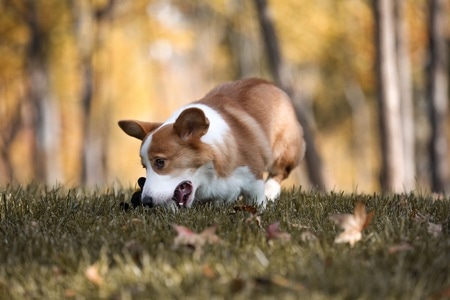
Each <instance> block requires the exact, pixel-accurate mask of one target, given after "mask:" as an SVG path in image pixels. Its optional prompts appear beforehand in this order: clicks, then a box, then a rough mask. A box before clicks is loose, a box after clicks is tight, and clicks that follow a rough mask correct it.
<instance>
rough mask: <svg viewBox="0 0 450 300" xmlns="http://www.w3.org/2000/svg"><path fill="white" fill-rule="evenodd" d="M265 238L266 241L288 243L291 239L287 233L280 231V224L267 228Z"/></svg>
mask: <svg viewBox="0 0 450 300" xmlns="http://www.w3.org/2000/svg"><path fill="white" fill-rule="evenodd" d="M266 238H267V241H270V240H280V241H289V240H290V239H291V235H290V234H289V233H287V232H283V231H281V230H280V222H276V223H273V224H270V225H269V226H267V228H266Z"/></svg>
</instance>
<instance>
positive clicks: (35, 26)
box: [25, 0, 61, 184]
mask: <svg viewBox="0 0 450 300" xmlns="http://www.w3.org/2000/svg"><path fill="white" fill-rule="evenodd" d="M38 8H39V7H38V4H37V2H36V1H34V0H28V1H27V2H26V9H27V11H26V12H25V16H26V22H27V25H28V29H29V32H30V41H29V44H28V48H27V56H26V60H27V61H26V68H27V77H28V100H29V104H30V105H29V106H30V109H31V111H32V121H31V130H32V131H34V134H33V142H32V150H31V153H32V158H31V160H32V163H33V173H34V180H37V181H43V182H46V183H50V184H55V183H56V181H57V180H61V178H60V172H61V168H60V164H59V161H58V156H59V146H60V137H59V128H60V117H59V116H60V114H59V107H58V105H57V103H56V101H55V99H54V98H53V96H52V91H51V86H50V79H49V75H48V73H49V70H48V59H47V58H48V57H47V56H48V53H47V52H46V50H45V48H46V47H45V42H46V39H47V38H48V36H46V35H47V34H46V33H45V32H44V31H43V29H42V27H41V24H39V22H38V16H37V14H38Z"/></svg>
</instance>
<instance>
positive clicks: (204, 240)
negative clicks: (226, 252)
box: [172, 224, 221, 256]
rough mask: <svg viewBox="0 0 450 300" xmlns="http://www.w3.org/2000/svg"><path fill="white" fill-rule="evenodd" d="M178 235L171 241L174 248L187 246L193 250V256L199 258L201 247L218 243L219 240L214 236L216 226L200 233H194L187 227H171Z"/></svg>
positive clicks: (174, 225)
mask: <svg viewBox="0 0 450 300" xmlns="http://www.w3.org/2000/svg"><path fill="white" fill-rule="evenodd" d="M172 226H173V228H174V229H175V230H176V232H177V233H178V235H177V236H176V237H175V239H174V241H173V245H174V247H175V248H176V247H179V246H187V247H191V248H193V249H194V250H195V252H194V253H195V254H196V255H197V256H199V255H200V254H201V253H202V247H203V245H205V244H216V243H220V242H221V240H220V238H219V237H218V236H217V235H216V230H217V225H213V226H211V227H208V228H206V229H205V230H203V231H202V232H201V233H195V232H193V231H192V230H190V229H189V228H187V227H184V226H181V225H176V224H173V225H172Z"/></svg>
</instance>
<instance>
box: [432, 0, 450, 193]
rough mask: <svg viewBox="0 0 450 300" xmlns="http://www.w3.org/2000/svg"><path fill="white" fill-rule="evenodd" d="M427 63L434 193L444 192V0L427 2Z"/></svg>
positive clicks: (445, 152)
mask: <svg viewBox="0 0 450 300" xmlns="http://www.w3.org/2000/svg"><path fill="white" fill-rule="evenodd" d="M428 30H429V49H428V53H429V54H428V55H429V66H428V91H427V93H428V98H429V102H430V123H431V140H430V163H431V175H432V178H431V181H432V182H431V186H432V190H433V191H434V192H445V191H448V189H449V188H450V187H449V182H448V181H449V165H448V163H449V162H448V159H447V151H448V150H447V139H446V121H447V114H448V75H447V71H448V57H447V49H446V43H445V31H446V30H447V24H446V7H445V0H430V2H429V24H428Z"/></svg>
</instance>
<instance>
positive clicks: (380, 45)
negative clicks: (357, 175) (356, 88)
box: [373, 0, 405, 192]
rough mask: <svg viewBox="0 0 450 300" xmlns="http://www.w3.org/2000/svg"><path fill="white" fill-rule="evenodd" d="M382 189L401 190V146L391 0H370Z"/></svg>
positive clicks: (402, 168) (402, 152)
mask: <svg viewBox="0 0 450 300" xmlns="http://www.w3.org/2000/svg"><path fill="white" fill-rule="evenodd" d="M373 5H374V13H375V14H374V15H375V25H376V34H375V36H376V53H377V63H376V65H377V79H378V103H379V119H380V139H381V153H382V170H381V186H382V189H383V191H390V192H402V191H404V177H405V173H404V167H405V166H404V160H403V158H404V157H403V156H404V149H403V135H402V122H401V120H402V119H401V107H400V105H401V104H400V92H399V89H398V86H399V84H398V78H399V77H398V71H397V60H396V49H395V27H394V15H393V3H392V2H391V0H373Z"/></svg>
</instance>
